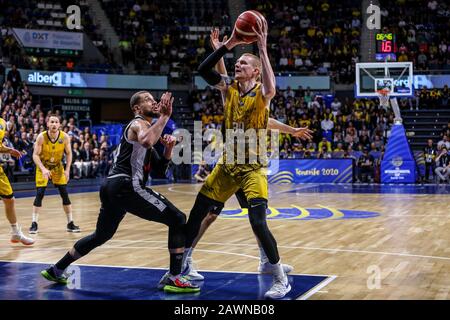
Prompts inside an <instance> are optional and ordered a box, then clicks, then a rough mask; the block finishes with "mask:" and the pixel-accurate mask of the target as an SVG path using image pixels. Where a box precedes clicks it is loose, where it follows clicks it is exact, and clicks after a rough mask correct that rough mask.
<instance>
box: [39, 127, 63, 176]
mask: <svg viewBox="0 0 450 320" xmlns="http://www.w3.org/2000/svg"><path fill="white" fill-rule="evenodd" d="M42 136H43V137H44V142H43V143H42V150H41V154H40V155H39V157H40V158H41V161H42V164H43V165H44V167H46V168H47V169H53V168H54V167H57V166H59V165H61V163H62V159H63V156H64V149H65V146H64V139H65V138H66V133H64V132H63V131H60V130H58V137H57V138H56V140H54V141H52V140H51V139H50V136H49V134H48V131H44V132H43V133H42Z"/></svg>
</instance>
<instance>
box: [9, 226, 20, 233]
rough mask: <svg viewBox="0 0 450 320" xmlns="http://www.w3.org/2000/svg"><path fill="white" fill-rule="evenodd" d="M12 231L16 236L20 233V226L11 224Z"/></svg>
mask: <svg viewBox="0 0 450 320" xmlns="http://www.w3.org/2000/svg"><path fill="white" fill-rule="evenodd" d="M11 231H12V233H14V234H17V233H19V225H18V224H17V223H14V224H11Z"/></svg>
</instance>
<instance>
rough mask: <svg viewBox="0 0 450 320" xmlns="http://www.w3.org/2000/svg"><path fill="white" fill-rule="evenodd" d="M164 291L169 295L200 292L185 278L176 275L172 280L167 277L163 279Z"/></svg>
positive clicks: (198, 288)
mask: <svg viewBox="0 0 450 320" xmlns="http://www.w3.org/2000/svg"><path fill="white" fill-rule="evenodd" d="M164 291H165V292H170V293H193V292H200V287H199V286H198V285H196V284H193V283H192V282H190V281H189V280H188V279H186V278H185V277H183V276H181V275H178V276H176V277H175V279H174V280H172V279H171V278H169V277H167V278H166V279H165V286H164Z"/></svg>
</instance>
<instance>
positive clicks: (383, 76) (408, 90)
mask: <svg viewBox="0 0 450 320" xmlns="http://www.w3.org/2000/svg"><path fill="white" fill-rule="evenodd" d="M413 79H414V78H413V64H412V62H362V63H357V64H356V82H355V97H356V98H370V97H378V95H379V94H378V91H379V90H382V89H389V90H390V96H391V97H412V96H414V85H413Z"/></svg>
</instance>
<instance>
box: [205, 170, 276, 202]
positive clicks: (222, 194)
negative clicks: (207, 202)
mask: <svg viewBox="0 0 450 320" xmlns="http://www.w3.org/2000/svg"><path fill="white" fill-rule="evenodd" d="M264 173H265V170H264V169H263V168H261V169H257V170H253V171H247V172H243V173H242V174H238V175H234V176H231V175H230V173H229V172H228V171H227V170H226V169H225V168H224V166H223V165H220V164H219V165H216V167H215V168H214V169H213V171H212V172H211V174H210V175H209V176H208V178H206V181H205V183H204V184H203V186H202V188H201V189H200V192H201V193H202V194H203V195H205V196H207V197H208V198H211V199H213V200H216V201H219V202H222V203H225V202H226V201H227V200H228V199H229V198H230V197H231V196H232V195H233V194H235V193H236V191H238V190H239V189H242V191H244V194H245V196H246V198H247V200H250V199H255V198H262V199H266V200H267V199H268V198H269V191H268V189H269V187H268V183H267V176H266V175H265V174H264Z"/></svg>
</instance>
